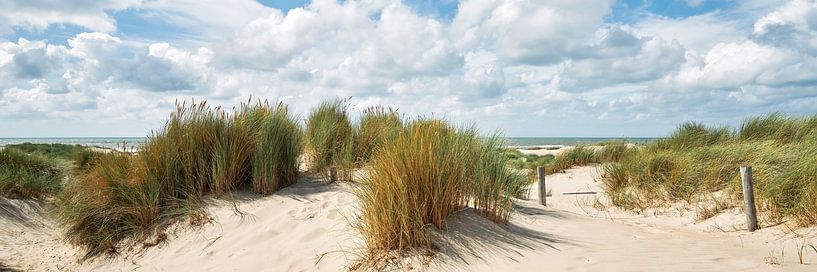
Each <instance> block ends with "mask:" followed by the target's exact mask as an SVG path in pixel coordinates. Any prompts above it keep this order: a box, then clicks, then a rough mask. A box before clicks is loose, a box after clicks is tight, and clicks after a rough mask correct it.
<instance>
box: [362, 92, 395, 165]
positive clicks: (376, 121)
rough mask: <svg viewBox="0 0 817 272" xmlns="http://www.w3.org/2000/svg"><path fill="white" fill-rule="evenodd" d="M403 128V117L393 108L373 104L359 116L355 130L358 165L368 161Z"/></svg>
mask: <svg viewBox="0 0 817 272" xmlns="http://www.w3.org/2000/svg"><path fill="white" fill-rule="evenodd" d="M402 129H403V118H402V117H401V116H400V114H399V113H397V110H395V109H393V108H384V107H382V106H375V107H370V108H367V109H365V110H364V111H363V114H362V115H361V116H360V123H359V124H358V125H357V127H356V130H355V157H356V162H357V163H358V165H361V164H364V163H367V162H369V160H370V159H371V157H372V155H373V154H374V153H375V152H376V151H377V150H378V149H380V148H382V147H383V146H384V145H386V143H388V142H389V141H391V140H393V139H394V138H396V137H397V135H398V134H399V133H400V131H401V130H402Z"/></svg>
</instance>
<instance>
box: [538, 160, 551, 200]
mask: <svg viewBox="0 0 817 272" xmlns="http://www.w3.org/2000/svg"><path fill="white" fill-rule="evenodd" d="M536 177H537V178H538V179H539V204H542V205H544V206H547V205H548V201H547V196H548V191H547V186H545V167H543V166H539V167H536Z"/></svg>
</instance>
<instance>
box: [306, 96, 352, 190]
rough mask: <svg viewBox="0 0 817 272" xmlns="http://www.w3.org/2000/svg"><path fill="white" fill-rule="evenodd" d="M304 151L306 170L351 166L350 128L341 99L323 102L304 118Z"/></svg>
mask: <svg viewBox="0 0 817 272" xmlns="http://www.w3.org/2000/svg"><path fill="white" fill-rule="evenodd" d="M305 137H306V138H305V140H306V152H307V154H308V156H309V170H310V171H311V172H314V173H320V174H325V173H326V170H327V168H328V167H330V166H333V165H334V166H338V167H340V168H344V169H351V168H353V167H354V166H353V164H354V157H355V154H354V130H353V128H352V124H351V122H349V116H348V113H347V104H346V102H345V101H344V100H337V101H333V102H323V103H321V105H320V106H318V108H316V109H315V110H313V111H312V112H311V113H310V114H309V117H308V118H307V122H306V135H305Z"/></svg>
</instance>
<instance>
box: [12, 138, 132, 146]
mask: <svg viewBox="0 0 817 272" xmlns="http://www.w3.org/2000/svg"><path fill="white" fill-rule="evenodd" d="M145 139H146V138H144V137H54V138H0V147H3V146H5V145H8V144H20V143H35V144H69V145H75V144H78V145H86V146H98V147H106V148H122V146H123V144H124V145H125V146H126V147H139V146H140V145H141V144H142V143H144V142H145Z"/></svg>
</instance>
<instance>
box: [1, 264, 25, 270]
mask: <svg viewBox="0 0 817 272" xmlns="http://www.w3.org/2000/svg"><path fill="white" fill-rule="evenodd" d="M21 271H23V270H18V269H15V268H13V267H10V266H7V265H6V264H4V263H3V262H0V272H21Z"/></svg>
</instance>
